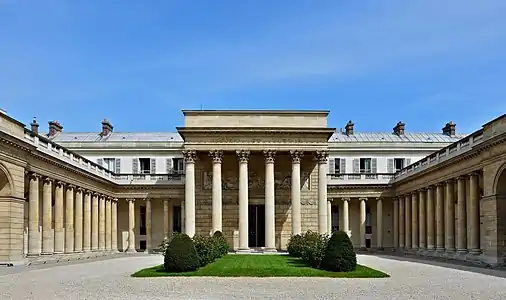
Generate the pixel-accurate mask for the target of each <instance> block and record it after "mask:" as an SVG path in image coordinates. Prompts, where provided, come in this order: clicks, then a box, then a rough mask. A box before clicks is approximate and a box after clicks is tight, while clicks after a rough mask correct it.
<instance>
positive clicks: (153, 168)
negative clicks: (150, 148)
mask: <svg viewBox="0 0 506 300" xmlns="http://www.w3.org/2000/svg"><path fill="white" fill-rule="evenodd" d="M151 174H156V158H152V159H151Z"/></svg>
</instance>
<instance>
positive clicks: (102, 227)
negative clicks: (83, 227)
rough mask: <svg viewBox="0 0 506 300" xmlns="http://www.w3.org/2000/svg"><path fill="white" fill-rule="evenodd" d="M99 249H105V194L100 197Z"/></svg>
mask: <svg viewBox="0 0 506 300" xmlns="http://www.w3.org/2000/svg"><path fill="white" fill-rule="evenodd" d="M98 250H99V251H105V196H100V197H99V198H98Z"/></svg>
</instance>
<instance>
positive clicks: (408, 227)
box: [404, 194, 413, 249]
mask: <svg viewBox="0 0 506 300" xmlns="http://www.w3.org/2000/svg"><path fill="white" fill-rule="evenodd" d="M404 202H405V203H404V208H405V209H406V212H405V218H406V220H405V223H406V232H405V235H406V240H405V241H404V242H405V243H406V247H405V248H406V249H411V246H412V243H411V242H412V240H411V235H412V233H411V226H412V225H413V224H412V223H411V195H410V194H407V195H406V197H405V200H404Z"/></svg>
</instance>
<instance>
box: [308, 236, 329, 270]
mask: <svg viewBox="0 0 506 300" xmlns="http://www.w3.org/2000/svg"><path fill="white" fill-rule="evenodd" d="M328 241H329V238H328V236H327V235H326V234H319V233H317V232H312V231H308V232H306V233H305V234H304V246H303V248H302V260H304V261H305V262H306V263H307V264H309V265H310V266H311V267H313V268H320V265H321V262H322V260H323V257H324V256H325V250H326V249H327V244H328Z"/></svg>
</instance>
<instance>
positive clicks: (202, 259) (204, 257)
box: [193, 235, 219, 267]
mask: <svg viewBox="0 0 506 300" xmlns="http://www.w3.org/2000/svg"><path fill="white" fill-rule="evenodd" d="M193 244H194V245H195V250H197V255H198V256H199V263H200V266H201V267H203V266H205V265H207V264H209V263H212V262H213V261H214V260H215V259H216V258H218V257H219V253H218V249H217V247H216V243H215V241H214V239H213V238H212V237H209V236H199V235H196V236H194V237H193Z"/></svg>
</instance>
